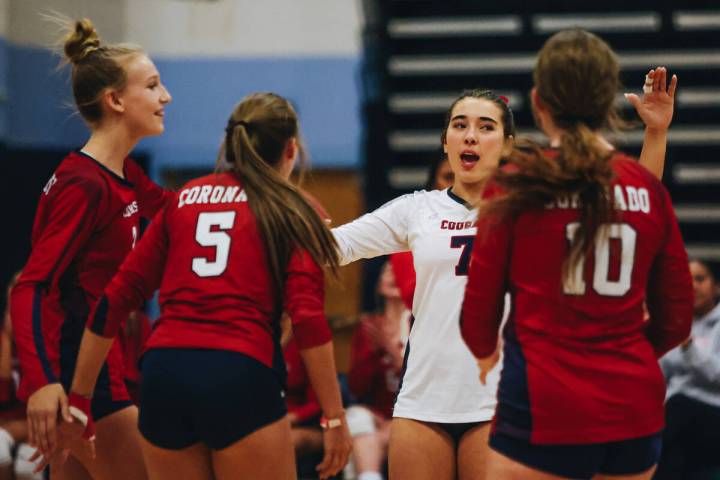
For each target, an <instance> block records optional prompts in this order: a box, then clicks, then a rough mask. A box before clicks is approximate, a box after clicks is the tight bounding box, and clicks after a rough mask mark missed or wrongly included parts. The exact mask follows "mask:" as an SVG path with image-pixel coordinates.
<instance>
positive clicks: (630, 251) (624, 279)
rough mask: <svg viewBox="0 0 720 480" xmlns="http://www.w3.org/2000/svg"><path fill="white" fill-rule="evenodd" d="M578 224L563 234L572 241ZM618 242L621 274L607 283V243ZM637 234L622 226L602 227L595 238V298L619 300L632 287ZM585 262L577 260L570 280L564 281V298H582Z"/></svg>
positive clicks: (615, 224) (608, 256)
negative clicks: (600, 296)
mask: <svg viewBox="0 0 720 480" xmlns="http://www.w3.org/2000/svg"><path fill="white" fill-rule="evenodd" d="M578 227H580V224H579V223H578V222H573V223H569V224H567V226H566V227H565V235H566V237H567V239H568V240H569V241H570V242H572V241H573V238H575V232H576V231H577V229H578ZM613 239H614V240H619V241H620V244H621V248H620V250H621V252H620V259H619V261H620V274H619V276H618V278H617V280H609V278H608V277H609V274H610V240H613ZM636 242H637V232H636V231H635V229H634V228H633V227H631V226H630V225H627V224H625V223H611V224H608V225H604V226H603V227H601V228H600V229H599V230H598V232H597V234H596V235H595V252H594V253H595V271H594V272H593V276H592V279H593V280H592V287H593V290H595V292H596V293H597V294H598V295H604V296H608V297H622V296H623V295H625V294H626V293H627V292H628V291H629V290H630V287H631V283H632V271H633V266H634V265H635V244H636ZM586 289H587V287H586V285H585V261H584V259H582V260H580V261H579V262H578V264H577V265H576V266H575V268H574V270H573V272H572V277H571V278H569V279H565V280H564V281H563V293H565V294H566V295H584V294H585V291H586Z"/></svg>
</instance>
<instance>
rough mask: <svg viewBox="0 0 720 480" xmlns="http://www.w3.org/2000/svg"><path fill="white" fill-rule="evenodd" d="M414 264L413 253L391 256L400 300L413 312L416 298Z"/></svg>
mask: <svg viewBox="0 0 720 480" xmlns="http://www.w3.org/2000/svg"><path fill="white" fill-rule="evenodd" d="M413 262H414V259H413V254H412V252H400V253H393V254H392V255H390V265H391V266H392V270H393V274H394V275H395V283H396V284H397V286H398V288H399V289H400V298H401V299H402V301H403V303H404V304H405V306H406V307H407V308H408V309H409V310H412V306H413V297H414V296H415V265H414V263H413Z"/></svg>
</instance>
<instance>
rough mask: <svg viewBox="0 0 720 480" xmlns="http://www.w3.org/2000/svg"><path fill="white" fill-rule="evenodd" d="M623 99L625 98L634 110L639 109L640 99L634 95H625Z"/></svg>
mask: <svg viewBox="0 0 720 480" xmlns="http://www.w3.org/2000/svg"><path fill="white" fill-rule="evenodd" d="M625 98H627V101H628V102H630V105H632V106H633V107H634V108H635V109H636V110H637V109H638V108H639V107H640V104H641V103H642V100H640V97H638V96H637V95H635V94H634V93H626V94H625Z"/></svg>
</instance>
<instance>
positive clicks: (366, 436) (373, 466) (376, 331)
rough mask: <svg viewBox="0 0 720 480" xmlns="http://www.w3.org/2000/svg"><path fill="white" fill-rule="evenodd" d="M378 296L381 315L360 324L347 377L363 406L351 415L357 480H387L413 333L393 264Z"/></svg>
mask: <svg viewBox="0 0 720 480" xmlns="http://www.w3.org/2000/svg"><path fill="white" fill-rule="evenodd" d="M377 294H378V297H379V299H380V302H379V303H380V307H381V310H380V311H379V312H378V313H372V314H366V315H363V317H362V318H361V321H360V324H359V325H358V327H357V329H356V330H355V333H354V334H353V338H352V346H351V354H350V371H349V373H348V382H349V387H350V391H351V392H352V393H353V394H354V395H355V396H356V397H357V398H358V400H359V401H360V403H359V404H357V405H353V406H351V407H349V408H348V410H347V414H346V416H347V420H348V427H349V428H350V434H351V435H352V437H353V453H352V458H353V462H354V469H355V472H356V474H357V479H358V480H382V478H383V476H382V473H381V472H382V471H383V470H384V468H383V466H384V464H385V460H386V458H387V447H388V440H389V437H390V420H391V418H392V409H393V405H394V404H395V397H396V395H397V391H398V388H399V384H400V378H401V371H402V366H403V359H404V356H405V345H406V343H407V338H408V335H409V333H410V312H409V310H408V309H407V308H406V307H405V305H404V303H403V300H402V298H401V294H400V289H399V288H398V286H397V284H396V282H395V275H394V274H393V269H392V268H391V266H390V262H387V263H385V264H384V265H383V267H382V270H381V273H380V278H379V279H378V285H377Z"/></svg>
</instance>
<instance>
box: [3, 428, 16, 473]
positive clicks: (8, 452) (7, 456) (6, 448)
mask: <svg viewBox="0 0 720 480" xmlns="http://www.w3.org/2000/svg"><path fill="white" fill-rule="evenodd" d="M14 446H15V440H13V438H12V436H11V435H10V433H8V431H7V430H5V429H4V428H0V467H4V466H6V465H10V464H11V463H12V461H13V457H12V449H13V447H14Z"/></svg>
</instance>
